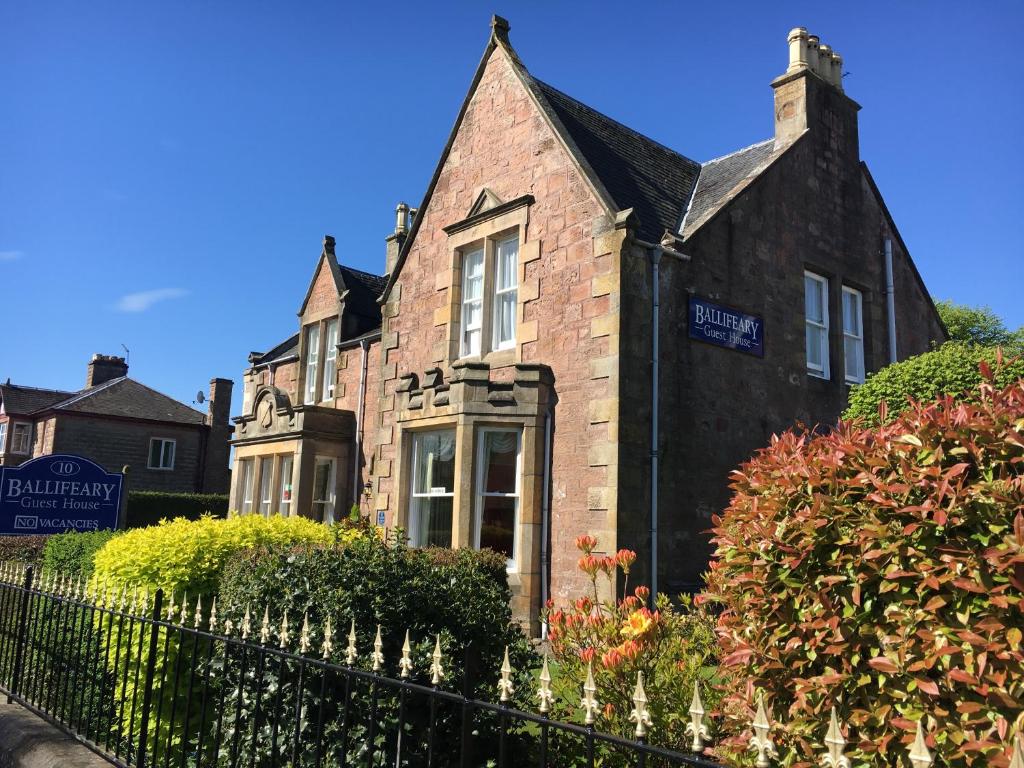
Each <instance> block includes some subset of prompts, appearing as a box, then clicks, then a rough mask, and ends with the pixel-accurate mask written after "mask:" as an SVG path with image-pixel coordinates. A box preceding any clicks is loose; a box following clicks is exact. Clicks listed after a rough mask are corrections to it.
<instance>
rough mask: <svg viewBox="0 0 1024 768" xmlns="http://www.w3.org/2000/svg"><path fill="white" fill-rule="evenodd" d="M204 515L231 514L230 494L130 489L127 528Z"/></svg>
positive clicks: (220, 515)
mask: <svg viewBox="0 0 1024 768" xmlns="http://www.w3.org/2000/svg"><path fill="white" fill-rule="evenodd" d="M203 515H210V516H212V517H227V516H228V497H227V494H220V493H164V492H162V491H129V492H128V503H127V507H126V509H125V519H126V522H125V527H126V528H145V527H146V526H148V525H156V524H157V523H159V522H160V521H161V520H175V519H177V518H182V517H183V518H185V519H186V520H198V519H199V518H201V517H202V516H203Z"/></svg>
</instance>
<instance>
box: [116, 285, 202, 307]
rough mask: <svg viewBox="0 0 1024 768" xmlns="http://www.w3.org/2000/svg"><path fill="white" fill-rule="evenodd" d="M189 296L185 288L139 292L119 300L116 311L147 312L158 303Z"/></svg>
mask: <svg viewBox="0 0 1024 768" xmlns="http://www.w3.org/2000/svg"><path fill="white" fill-rule="evenodd" d="M187 295H188V291H186V290H184V289H183V288H156V289H154V290H152V291H139V292H138V293H129V294H126V295H124V296H122V297H121V298H120V299H118V300H117V304H116V305H115V309H117V311H118V312H145V311H146V310H147V309H149V308H150V307H152V306H153V305H154V304H156V303H158V302H161V301H166V300H167V299H179V298H181V297H182V296H187Z"/></svg>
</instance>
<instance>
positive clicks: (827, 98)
mask: <svg viewBox="0 0 1024 768" xmlns="http://www.w3.org/2000/svg"><path fill="white" fill-rule="evenodd" d="M787 42H788V45H789V66H788V67H787V68H786V71H785V73H783V74H782V75H780V76H779V77H777V78H775V80H773V81H772V89H773V90H774V91H775V143H776V145H781V144H788V143H789V142H790V141H793V140H794V139H796V138H797V137H798V136H800V135H801V134H803V132H804V131H810V132H811V133H813V134H816V135H817V138H818V139H819V140H821V141H822V142H824V146H825V150H826V151H831V152H832V153H833V154H834V155H837V156H839V157H841V158H844V159H845V160H852V161H853V162H854V163H856V162H859V160H860V149H859V145H858V138H857V111H858V110H859V109H860V105H858V104H857V103H856V102H855V101H853V100H852V99H850V98H849V97H848V96H846V94H844V93H843V57H842V56H840V55H839V54H838V53H837V52H835V51H834V50H832V48H831V47H830V46H828V45H826V44H824V43H822V42H821V41H820V39H819V38H818V36H817V35H812V34H809V33H808V32H807V29H806V28H804V27H797V28H795V29H793V30H791V31H790V33H789V36H788V38H787Z"/></svg>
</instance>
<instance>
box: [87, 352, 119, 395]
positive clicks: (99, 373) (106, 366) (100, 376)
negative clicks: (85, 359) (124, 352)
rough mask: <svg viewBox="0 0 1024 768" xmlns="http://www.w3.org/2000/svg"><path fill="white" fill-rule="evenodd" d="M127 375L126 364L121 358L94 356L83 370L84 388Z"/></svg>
mask: <svg viewBox="0 0 1024 768" xmlns="http://www.w3.org/2000/svg"><path fill="white" fill-rule="evenodd" d="M127 375H128V364H127V363H126V362H125V361H124V358H123V357H115V356H114V355H101V354H95V355H93V356H92V360H90V361H89V365H88V366H87V367H86V369H85V388H86V389H88V388H89V387H95V386H96V385H97V384H102V383H103V382H105V381H110V380H111V379H119V378H121V377H122V376H127Z"/></svg>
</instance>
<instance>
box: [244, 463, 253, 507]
mask: <svg viewBox="0 0 1024 768" xmlns="http://www.w3.org/2000/svg"><path fill="white" fill-rule="evenodd" d="M252 474H253V460H252V459H246V460H245V461H243V462H242V511H243V512H252V482H253V476H252Z"/></svg>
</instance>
